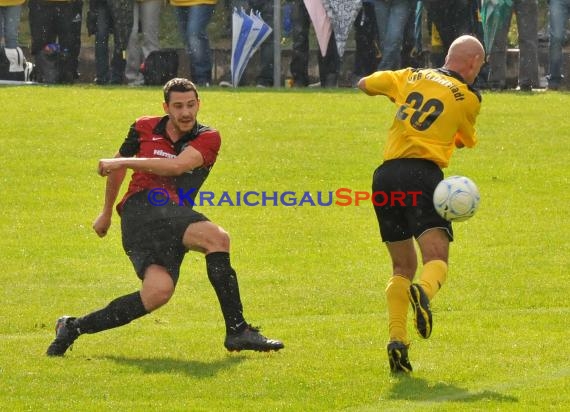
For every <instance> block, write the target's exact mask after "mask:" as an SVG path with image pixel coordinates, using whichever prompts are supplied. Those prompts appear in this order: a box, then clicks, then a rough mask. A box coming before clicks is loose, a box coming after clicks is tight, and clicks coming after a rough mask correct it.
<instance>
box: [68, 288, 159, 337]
mask: <svg viewBox="0 0 570 412" xmlns="http://www.w3.org/2000/svg"><path fill="white" fill-rule="evenodd" d="M147 313H148V312H147V310H146V309H145V308H144V305H143V303H142V299H141V295H140V293H139V292H134V293H131V294H129V295H125V296H121V297H120V298H117V299H115V300H114V301H112V302H111V303H109V305H107V307H105V308H103V309H101V310H98V311H95V312H92V313H90V314H88V315H85V316H83V317H81V318H77V319H76V320H75V324H76V325H77V328H78V329H79V331H80V333H97V332H101V331H103V330H107V329H112V328H116V327H118V326H123V325H126V324H127V323H130V322H131V321H133V320H135V319H138V318H140V317H141V316H144V315H146V314H147Z"/></svg>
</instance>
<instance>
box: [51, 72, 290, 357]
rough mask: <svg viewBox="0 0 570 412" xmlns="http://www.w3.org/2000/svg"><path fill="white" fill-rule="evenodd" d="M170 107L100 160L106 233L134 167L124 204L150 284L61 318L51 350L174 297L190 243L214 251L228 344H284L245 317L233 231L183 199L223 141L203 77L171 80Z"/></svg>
mask: <svg viewBox="0 0 570 412" xmlns="http://www.w3.org/2000/svg"><path fill="white" fill-rule="evenodd" d="M163 107H164V111H165V113H166V116H164V117H141V118H139V119H137V121H136V122H135V123H134V124H133V125H132V126H131V128H130V130H129V133H128V136H127V138H126V139H125V141H124V143H123V144H122V146H121V148H120V149H119V152H118V153H117V155H116V156H115V158H113V159H102V160H100V161H99V168H98V172H99V174H100V175H101V176H107V184H106V189H105V201H104V206H103V211H102V212H101V214H100V215H99V216H98V217H97V219H96V220H95V222H94V223H93V229H94V230H95V232H97V234H98V235H99V236H100V237H103V236H105V235H106V234H107V230H108V229H109V227H110V226H111V216H112V214H113V207H114V205H115V201H116V199H117V196H118V193H119V189H120V187H121V184H122V182H123V180H124V178H125V175H126V169H132V170H133V171H134V173H133V175H132V178H131V182H130V184H129V188H128V191H127V193H126V194H125V196H124V197H123V199H122V200H121V201H120V202H119V204H118V205H117V211H118V213H119V215H120V216H121V232H122V240H123V248H124V249H125V252H126V253H127V255H128V256H129V258H130V260H131V262H132V264H133V266H134V268H135V271H136V274H137V276H138V277H139V278H140V279H141V280H142V287H141V289H140V290H139V291H136V292H133V293H131V294H128V295H125V296H121V297H119V298H117V299H115V300H113V301H112V302H110V303H109V304H108V305H107V306H106V307H104V308H103V309H100V310H97V311H95V312H92V313H89V314H87V315H85V316H82V317H71V316H62V317H61V318H59V319H58V320H57V322H56V337H55V340H54V341H53V342H52V343H51V345H50V346H49V347H48V349H47V355H48V356H63V355H64V353H65V351H66V350H67V349H68V348H69V347H70V346H71V345H72V344H73V342H74V341H75V340H76V339H77V338H78V337H79V336H80V335H83V334H90V333H97V332H101V331H103V330H107V329H111V328H115V327H118V326H122V325H125V324H127V323H129V322H131V321H133V320H135V319H137V318H140V317H141V316H144V315H146V314H148V313H150V312H152V311H154V310H156V309H158V308H159V307H161V306H162V305H164V304H166V303H167V302H168V301H169V299H170V298H171V297H172V295H173V293H174V289H175V286H176V283H177V281H178V276H179V272H180V266H181V264H182V261H183V258H184V255H185V254H186V252H188V251H189V250H195V251H199V252H202V253H204V255H205V256H206V268H207V272H208V278H209V280H210V282H211V284H212V286H213V287H214V290H215V292H216V295H217V297H218V300H219V302H220V306H221V310H222V314H223V316H224V320H225V324H226V338H225V341H224V346H225V347H226V349H227V350H229V351H240V350H255V351H271V350H279V349H282V348H283V347H284V345H283V343H282V342H280V341H278V340H273V339H268V338H266V337H265V336H263V335H262V334H261V333H260V332H259V330H258V329H257V328H255V327H253V326H251V325H249V324H248V323H247V322H246V321H245V319H244V316H243V308H242V303H241V299H240V293H239V287H238V282H237V277H236V272H235V271H234V269H233V268H232V266H231V265H230V255H229V248H230V240H229V236H228V234H227V233H226V232H225V231H224V230H223V229H222V228H221V227H219V226H218V225H216V224H214V223H212V222H210V221H209V220H208V218H206V217H205V216H204V215H202V214H200V213H198V212H196V211H195V210H193V209H192V207H191V206H190V205H187V204H186V205H184V206H181V205H180V202H184V201H188V200H189V199H186V194H188V193H192V194H193V195H194V196H195V193H196V192H197V191H198V190H199V189H200V187H201V185H202V183H203V182H204V180H205V179H206V178H207V176H208V174H209V172H210V169H211V168H212V166H213V165H214V163H215V161H216V157H217V154H218V150H219V148H220V144H221V140H220V135H219V133H218V131H217V130H214V129H211V128H209V127H207V126H204V125H201V124H199V123H198V121H197V119H196V116H197V114H198V110H199V108H200V99H199V98H198V92H197V90H196V87H195V85H194V84H193V83H192V82H190V81H189V80H186V79H180V78H176V79H172V80H170V81H169V82H168V83H166V85H165V86H164V103H163ZM156 189H158V190H164V191H166V192H163V193H164V194H165V195H164V198H166V197H168V198H169V199H170V201H169V202H167V203H166V204H164V205H162V206H158V205H154V204H152V203H151V198H150V197H149V196H151V195H152V191H153V190H156ZM166 193H168V196H166ZM179 194H184V195H183V196H179ZM190 197H191V196H190ZM190 203H192V202H191V201H190Z"/></svg>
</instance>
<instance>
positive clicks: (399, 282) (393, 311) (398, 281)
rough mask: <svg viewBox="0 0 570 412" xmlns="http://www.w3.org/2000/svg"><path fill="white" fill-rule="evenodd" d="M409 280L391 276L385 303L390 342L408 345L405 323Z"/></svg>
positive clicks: (406, 319)
mask: <svg viewBox="0 0 570 412" xmlns="http://www.w3.org/2000/svg"><path fill="white" fill-rule="evenodd" d="M411 284H412V282H410V280H409V279H407V278H405V277H402V276H398V275H395V276H392V277H391V278H390V280H389V281H388V286H387V287H386V301H387V303H388V331H389V334H390V341H391V342H392V341H399V342H402V343H404V344H405V345H408V344H409V343H410V342H409V340H408V331H407V321H408V308H409V306H410V301H409V298H408V289H410V285H411Z"/></svg>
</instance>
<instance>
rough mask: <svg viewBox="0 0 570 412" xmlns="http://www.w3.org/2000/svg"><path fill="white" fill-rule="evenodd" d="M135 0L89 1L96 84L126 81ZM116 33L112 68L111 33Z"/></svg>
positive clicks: (88, 21) (88, 28) (89, 26)
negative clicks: (93, 39)
mask: <svg viewBox="0 0 570 412" xmlns="http://www.w3.org/2000/svg"><path fill="white" fill-rule="evenodd" d="M133 9H134V5H133V0H90V2H89V12H88V14H87V31H88V32H89V34H95V69H96V78H95V83H96V84H99V85H106V84H123V83H124V77H125V67H126V51H127V44H128V39H129V35H130V33H131V29H132V26H133ZM111 34H113V43H114V45H113V56H112V58H111V66H110V68H109V36H110V35H111Z"/></svg>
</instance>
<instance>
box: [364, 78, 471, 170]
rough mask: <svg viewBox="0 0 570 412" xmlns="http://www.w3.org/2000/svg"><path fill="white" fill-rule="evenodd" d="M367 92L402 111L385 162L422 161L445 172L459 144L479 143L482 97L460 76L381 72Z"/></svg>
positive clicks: (370, 81)
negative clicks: (478, 116)
mask: <svg viewBox="0 0 570 412" xmlns="http://www.w3.org/2000/svg"><path fill="white" fill-rule="evenodd" d="M365 87H366V90H367V91H368V92H369V93H370V94H374V95H385V96H387V97H388V98H389V99H390V100H392V101H393V102H394V103H396V105H397V106H398V111H397V112H396V116H395V117H394V122H393V123H392V127H391V128H390V131H389V133H388V142H387V144H386V147H385V150H384V160H390V159H400V158H420V159H427V160H431V161H433V162H434V163H436V164H437V165H439V167H442V168H443V167H447V165H448V164H449V159H450V158H451V155H452V153H453V150H454V148H455V144H456V142H457V143H458V144H459V145H460V146H461V145H463V146H466V147H473V146H475V144H476V143H477V137H476V133H475V119H476V117H477V115H478V114H479V109H480V107H481V95H480V94H479V93H478V92H477V91H476V90H475V89H473V88H472V87H470V86H469V85H468V84H466V83H465V82H464V81H463V79H462V78H461V76H460V75H459V74H457V73H455V72H452V71H450V70H446V69H443V68H439V69H411V68H407V69H402V70H396V71H379V72H375V73H373V74H371V75H370V76H368V77H366V78H365Z"/></svg>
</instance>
